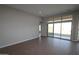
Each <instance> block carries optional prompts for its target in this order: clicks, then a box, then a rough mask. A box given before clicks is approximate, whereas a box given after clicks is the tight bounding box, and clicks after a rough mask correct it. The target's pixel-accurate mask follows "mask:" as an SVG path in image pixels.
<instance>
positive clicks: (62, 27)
mask: <svg viewBox="0 0 79 59" xmlns="http://www.w3.org/2000/svg"><path fill="white" fill-rule="evenodd" d="M50 19H52V18H50ZM71 25H72V16H71V15H69V16H60V17H53V19H52V22H49V23H48V36H52V37H57V38H63V39H71Z"/></svg>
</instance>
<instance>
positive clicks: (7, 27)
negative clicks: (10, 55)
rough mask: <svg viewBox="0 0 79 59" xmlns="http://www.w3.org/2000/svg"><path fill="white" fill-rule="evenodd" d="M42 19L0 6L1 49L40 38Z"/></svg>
mask: <svg viewBox="0 0 79 59" xmlns="http://www.w3.org/2000/svg"><path fill="white" fill-rule="evenodd" d="M40 20H41V18H40V17H36V16H33V15H30V14H27V13H26V12H22V11H20V10H16V9H14V8H10V7H7V6H0V47H5V46H9V45H13V44H17V43H20V42H23V41H27V40H30V39H34V38H37V37H38V36H39V22H40Z"/></svg>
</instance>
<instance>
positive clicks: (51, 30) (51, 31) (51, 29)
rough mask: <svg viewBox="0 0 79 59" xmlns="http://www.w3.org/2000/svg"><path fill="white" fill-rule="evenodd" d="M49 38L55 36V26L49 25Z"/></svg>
mask: <svg viewBox="0 0 79 59" xmlns="http://www.w3.org/2000/svg"><path fill="white" fill-rule="evenodd" d="M48 36H53V24H48Z"/></svg>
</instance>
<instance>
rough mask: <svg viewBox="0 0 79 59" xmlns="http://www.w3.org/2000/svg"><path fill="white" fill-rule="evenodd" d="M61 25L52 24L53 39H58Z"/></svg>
mask: <svg viewBox="0 0 79 59" xmlns="http://www.w3.org/2000/svg"><path fill="white" fill-rule="evenodd" d="M60 29H61V23H54V37H59V38H60Z"/></svg>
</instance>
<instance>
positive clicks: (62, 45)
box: [0, 37, 79, 55]
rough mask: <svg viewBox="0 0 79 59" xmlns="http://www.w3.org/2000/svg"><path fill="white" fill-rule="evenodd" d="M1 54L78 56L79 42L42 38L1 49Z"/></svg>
mask: <svg viewBox="0 0 79 59" xmlns="http://www.w3.org/2000/svg"><path fill="white" fill-rule="evenodd" d="M0 54H9V55H78V54H79V42H72V41H67V40H62V39H57V38H50V37H40V38H38V39H33V40H30V41H26V42H23V43H20V44H17V45H13V46H9V47H5V48H2V49H0Z"/></svg>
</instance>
